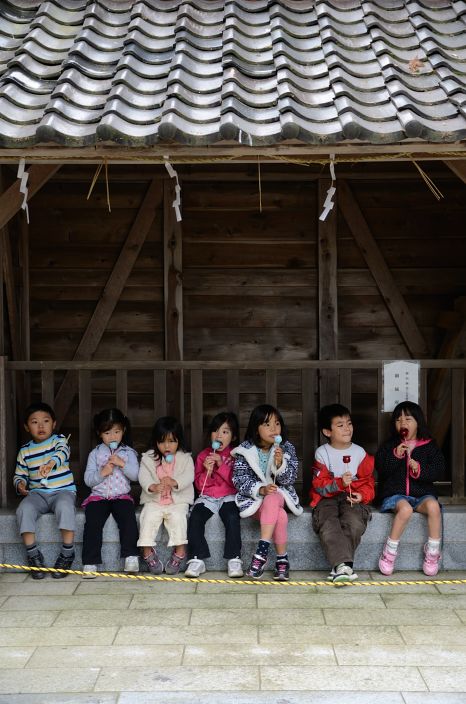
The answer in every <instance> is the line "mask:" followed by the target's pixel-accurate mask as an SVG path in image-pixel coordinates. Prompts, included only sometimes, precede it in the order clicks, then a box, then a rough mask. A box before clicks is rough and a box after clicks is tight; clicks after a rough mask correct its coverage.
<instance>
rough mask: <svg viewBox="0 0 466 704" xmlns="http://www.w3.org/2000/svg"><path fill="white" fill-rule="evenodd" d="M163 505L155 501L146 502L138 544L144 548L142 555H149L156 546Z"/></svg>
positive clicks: (140, 519)
mask: <svg viewBox="0 0 466 704" xmlns="http://www.w3.org/2000/svg"><path fill="white" fill-rule="evenodd" d="M162 508H163V507H160V506H159V505H158V504H156V503H155V502H152V503H148V504H144V506H143V508H142V511H141V516H140V518H139V540H138V546H139V547H140V548H142V556H143V557H149V555H151V554H152V549H153V548H155V545H156V543H155V539H156V537H157V534H158V532H159V528H160V526H161V525H162V521H163V511H162Z"/></svg>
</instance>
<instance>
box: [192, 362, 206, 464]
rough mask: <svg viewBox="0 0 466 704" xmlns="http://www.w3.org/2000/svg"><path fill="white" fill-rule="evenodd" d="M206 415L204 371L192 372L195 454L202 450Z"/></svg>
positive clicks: (193, 443) (196, 370) (194, 370)
mask: <svg viewBox="0 0 466 704" xmlns="http://www.w3.org/2000/svg"><path fill="white" fill-rule="evenodd" d="M203 415H204V390H203V382H202V371H201V370H200V369H193V370H192V371H191V449H192V451H193V453H194V454H197V453H198V452H200V451H201V450H202V445H203V443H202V423H203Z"/></svg>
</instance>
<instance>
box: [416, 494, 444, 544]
mask: <svg viewBox="0 0 466 704" xmlns="http://www.w3.org/2000/svg"><path fill="white" fill-rule="evenodd" d="M416 511H417V513H423V514H424V515H426V516H427V528H428V532H429V538H432V539H433V540H440V536H441V523H442V514H441V509H440V504H439V502H438V501H437V499H434V498H432V499H426V500H425V501H423V502H422V503H421V504H419V506H418V507H417V508H416Z"/></svg>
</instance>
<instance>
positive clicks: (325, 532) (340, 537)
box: [312, 496, 352, 568]
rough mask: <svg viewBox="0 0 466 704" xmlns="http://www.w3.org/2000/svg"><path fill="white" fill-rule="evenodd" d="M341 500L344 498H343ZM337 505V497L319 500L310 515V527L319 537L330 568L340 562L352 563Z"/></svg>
mask: <svg viewBox="0 0 466 704" xmlns="http://www.w3.org/2000/svg"><path fill="white" fill-rule="evenodd" d="M343 500H346V498H345V497H343ZM339 504H340V499H339V498H338V497H337V496H334V497H329V498H328V499H321V500H320V501H319V503H318V504H317V506H316V507H315V509H314V511H313V513H312V527H313V529H314V532H315V533H317V535H318V536H319V540H320V543H321V545H322V548H323V551H324V553H325V557H326V558H327V561H328V563H329V565H330V566H331V567H332V568H334V567H336V566H337V565H339V564H341V563H342V562H351V561H352V554H351V551H350V550H349V548H348V543H347V540H346V538H345V536H344V533H343V530H342V526H341V522H340V506H339Z"/></svg>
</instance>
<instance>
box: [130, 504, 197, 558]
mask: <svg viewBox="0 0 466 704" xmlns="http://www.w3.org/2000/svg"><path fill="white" fill-rule="evenodd" d="M188 509H189V504H167V505H166V506H163V505H162V506H161V505H160V504H157V503H155V501H151V502H150V503H148V504H144V506H143V509H142V511H141V517H140V519H139V540H138V545H139V547H141V546H142V547H152V546H153V547H155V544H156V543H155V539H156V537H157V533H158V532H159V528H160V526H161V524H162V522H163V524H164V526H165V528H166V530H167V533H168V543H167V545H168V547H172V546H174V545H185V544H186V543H187V542H188V538H187V531H188V520H187V516H188Z"/></svg>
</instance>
